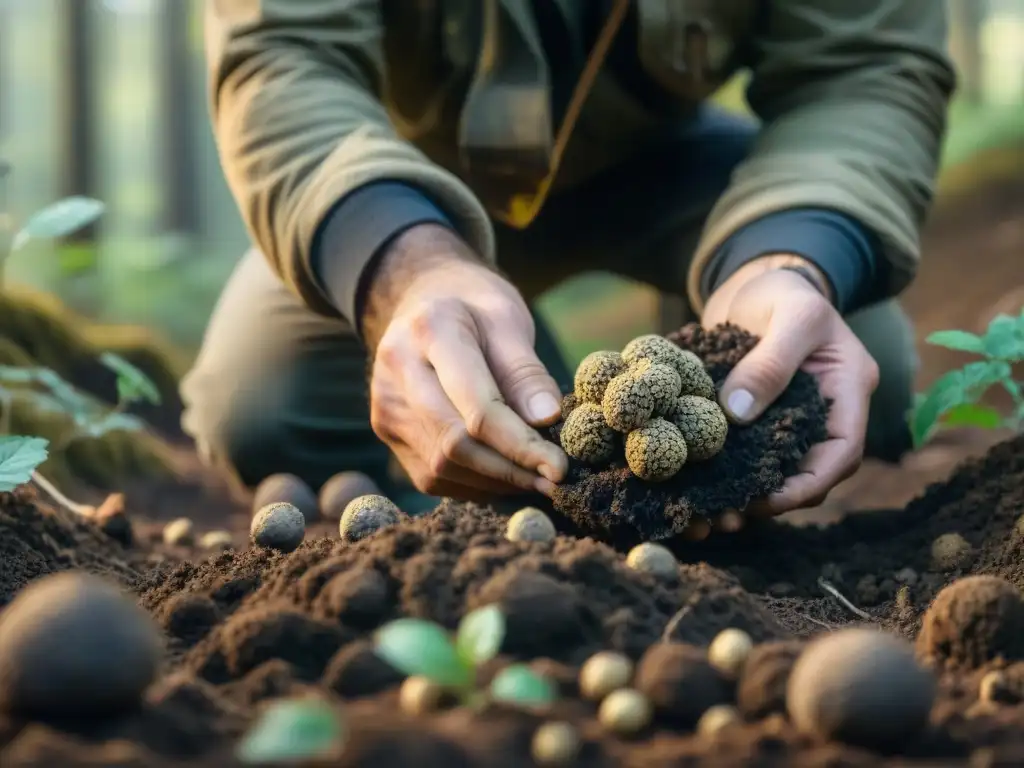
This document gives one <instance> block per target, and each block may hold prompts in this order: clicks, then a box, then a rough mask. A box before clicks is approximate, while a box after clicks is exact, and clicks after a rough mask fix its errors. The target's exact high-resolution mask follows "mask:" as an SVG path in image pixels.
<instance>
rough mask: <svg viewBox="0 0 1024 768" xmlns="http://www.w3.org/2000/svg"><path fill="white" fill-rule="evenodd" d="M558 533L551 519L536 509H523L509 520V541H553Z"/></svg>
mask: <svg viewBox="0 0 1024 768" xmlns="http://www.w3.org/2000/svg"><path fill="white" fill-rule="evenodd" d="M556 534H557V531H555V524H554V523H552V522H551V518H550V517H548V516H547V515H545V514H544V513H543V512H542V511H541V510H539V509H537V508H536V507H523V508H522V509H520V510H519V511H518V512H516V513H515V514H514V515H512V517H510V518H509V519H508V526H507V527H506V529H505V538H506V539H508V540H509V541H553V540H554V538H555V536H556Z"/></svg>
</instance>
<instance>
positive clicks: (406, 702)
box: [398, 675, 445, 716]
mask: <svg viewBox="0 0 1024 768" xmlns="http://www.w3.org/2000/svg"><path fill="white" fill-rule="evenodd" d="M444 693H445V692H444V689H443V688H442V687H441V686H439V685H438V684H437V683H435V682H434V681H433V680H431V679H429V678H426V677H421V676H420V675H413V676H412V677H407V678H405V681H404V682H403V683H402V687H401V688H400V689H399V691H398V703H399V706H401V707H402V711H403V712H405V713H406V714H408V715H414V716H423V715H429V714H430V713H431V712H434V711H436V710H437V709H438V708H439V707H440V706H441V701H442V699H443V698H444Z"/></svg>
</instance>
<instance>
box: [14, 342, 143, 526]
mask: <svg viewBox="0 0 1024 768" xmlns="http://www.w3.org/2000/svg"><path fill="white" fill-rule="evenodd" d="M99 360H100V363H102V364H103V365H104V366H105V367H107V368H108V369H110V370H111V371H112V372H113V373H114V374H115V376H116V377H117V379H116V381H117V404H116V405H115V406H114V407H113V408H112V409H111V408H107V407H105V406H104V405H103V404H101V403H100V402H99V401H98V400H96V399H95V398H93V397H91V396H90V395H87V394H85V393H84V392H81V391H80V390H78V389H77V388H75V387H74V386H73V385H72V384H69V383H68V382H67V381H65V380H64V379H63V378H61V376H60V375H59V374H58V373H56V372H55V371H52V370H50V369H49V368H17V367H14V366H8V365H0V407H2V409H3V411H2V413H0V491H3V492H8V491H12V490H14V489H15V488H16V487H18V486H19V485H22V484H24V483H27V482H30V481H32V482H35V484H36V485H37V486H39V487H40V488H42V489H43V490H44V491H45V492H46V493H47V494H48V495H49V496H51V497H52V498H53V499H54V500H55V501H57V502H58V503H60V504H62V505H63V506H65V507H67V508H68V509H69V510H71V511H72V512H76V513H78V514H87V513H88V510H89V509H90V508H89V507H88V506H86V505H84V504H78V503H77V502H74V501H72V500H71V499H69V498H68V497H67V496H65V495H64V494H63V493H61V492H60V490H59V489H58V488H57V487H56V486H54V485H53V484H52V483H51V482H50V481H49V480H47V479H46V478H45V477H44V476H43V475H42V474H41V473H40V472H39V471H38V468H39V466H40V465H41V464H42V463H43V462H45V461H46V459H47V458H48V457H49V453H50V451H51V450H55V451H56V450H65V449H66V448H67V447H68V446H69V445H70V444H71V443H72V442H73V441H75V440H78V439H81V438H92V439H96V438H99V437H102V436H103V435H105V434H107V433H109V432H114V431H118V430H123V431H127V432H138V431H141V430H143V429H144V428H145V423H144V422H143V421H142V420H141V419H139V418H137V417H135V416H133V415H131V414H128V413H125V412H124V411H125V410H126V409H127V408H128V407H129V406H131V405H133V404H135V403H138V402H148V403H151V404H153V405H159V404H160V401H161V398H160V391H159V390H158V389H157V387H156V385H155V384H154V383H153V382H152V381H151V380H150V379H149V377H147V376H146V374H144V373H143V372H142V371H140V370H139V369H138V368H136V367H135V366H134V365H132V364H131V363H129V362H128V361H127V360H125V359H124V358H122V357H120V356H118V355H115V354H113V353H111V352H105V353H103V354H102V355H100V358H99ZM19 397H21V398H24V399H26V400H28V401H29V402H31V403H32V404H33V405H34V406H35V407H36V408H37V409H39V410H41V411H46V412H50V413H61V414H64V415H66V416H68V417H69V418H70V419H71V422H72V428H71V429H70V430H69V431H68V432H67V434H66V435H64V436H63V437H62V438H60V439H59V440H58V441H57V442H56V443H55V444H54V445H52V446H51V445H50V444H49V442H48V441H47V440H45V439H43V438H41V437H27V436H22V435H11V434H10V423H11V410H12V407H13V405H14V402H15V400H16V399H18V398H19Z"/></svg>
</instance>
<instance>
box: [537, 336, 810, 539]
mask: <svg viewBox="0 0 1024 768" xmlns="http://www.w3.org/2000/svg"><path fill="white" fill-rule="evenodd" d="M666 339H667V340H669V341H671V342H673V343H675V344H676V345H678V347H679V348H681V349H682V350H688V351H691V352H693V353H694V354H695V355H696V357H697V358H698V359H699V360H703V361H704V365H706V366H707V373H708V374H710V377H711V379H712V380H713V382H714V383H715V384H718V383H720V382H722V381H724V380H725V377H726V376H727V375H728V373H729V371H731V370H732V368H733V367H734V366H735V365H736V363H738V362H739V360H740V359H742V358H743V357H744V356H745V355H746V354H747V353H748V352H749V351H750V350H751V349H753V347H754V344H755V343H756V342H757V339H756V337H754V336H753V335H751V334H749V333H747V332H745V331H743V330H741V329H739V328H737V327H735V326H731V325H724V326H720V327H718V328H715V329H713V330H705V329H703V328H701V327H700V325H699V324H697V323H691V324H689V325H687V326H684V327H683V328H682V329H680V330H679V331H677V332H675V333H672V334H669V335H668V336H667V337H666ZM613 385H614V382H613ZM609 388H610V387H609ZM684 389H685V381H684ZM573 406H574V400H573V399H572V398H567V399H566V402H565V403H564V409H565V410H566V411H569V412H571V410H572V408H573ZM827 415H828V406H827V404H826V403H825V401H824V399H823V398H822V397H821V394H820V392H819V390H818V386H817V382H816V381H815V380H814V377H813V376H811V375H810V374H808V373H806V372H804V371H798V372H797V373H796V375H795V376H794V377H793V380H792V382H791V383H790V385H789V387H787V389H786V390H785V391H784V392H783V393H782V395H781V396H780V397H779V398H778V399H777V400H776V401H775V402H774V403H773V404H772V405H771V406H769V408H768V409H767V410H766V411H765V413H764V415H763V417H762V418H760V419H758V420H757V421H756V422H754V423H753V424H751V425H749V426H745V427H742V428H733V429H729V431H728V436H727V438H726V441H725V446H724V447H723V448H722V451H721V452H720V453H718V454H717V455H716V456H713V457H712V458H711V459H709V460H707V461H704V462H688V463H687V464H685V465H684V466H683V468H682V469H681V470H679V472H678V473H676V474H675V475H674V476H673V477H671V478H670V479H668V480H666V481H665V482H662V483H649V482H645V481H643V480H641V479H639V478H637V477H635V476H634V475H633V473H632V472H630V470H629V467H628V466H627V465H626V461H625V457H624V456H623V457H622V458H621V459H620V458H618V457H615V458H613V459H612V460H611V461H610V462H609V463H608V464H607V465H605V466H588V465H586V464H584V463H583V462H580V461H578V460H575V459H570V462H569V472H568V475H567V477H566V480H565V481H564V482H563V483H561V484H560V485H559V486H558V488H557V489H556V491H555V494H554V497H553V503H554V506H555V509H556V510H557V511H558V512H560V513H562V514H563V515H565V516H566V517H567V518H569V519H570V520H571V521H572V522H573V524H575V525H576V526H577V528H578V529H580V531H581V532H583V533H584V534H585V535H588V536H594V537H596V538H599V539H602V540H605V541H614V542H615V543H616V546H622V547H627V546H631V545H633V544H636V543H638V542H640V541H657V540H661V539H666V538H672V537H675V536H678V535H680V534H681V533H682V532H683V531H684V530H685V529H686V527H687V525H689V522H690V519H691V517H692V516H693V515H699V516H701V517H704V518H707V519H709V520H714V519H715V518H717V517H718V516H719V515H721V514H722V513H723V512H725V511H727V510H729V509H743V508H745V507H746V506H747V505H748V504H749V503H750V501H751V500H753V499H756V498H761V497H765V496H768V495H770V494H771V493H773V492H775V491H777V490H779V489H780V488H781V487H782V485H783V482H784V481H785V479H786V478H787V477H789V476H791V475H794V474H796V473H797V471H798V465H799V463H800V460H801V459H802V458H803V457H804V455H805V454H806V453H807V451H808V450H810V448H811V447H812V446H813V445H814V444H816V443H819V442H822V441H823V440H825V439H826V437H827V432H826V428H825V424H826V418H827ZM560 429H561V425H555V427H553V428H552V429H551V433H550V436H551V439H552V440H554V441H557V440H558V434H559V432H560Z"/></svg>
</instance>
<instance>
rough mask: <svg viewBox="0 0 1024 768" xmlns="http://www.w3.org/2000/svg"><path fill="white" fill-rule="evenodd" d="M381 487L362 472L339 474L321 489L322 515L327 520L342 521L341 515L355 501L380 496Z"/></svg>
mask: <svg viewBox="0 0 1024 768" xmlns="http://www.w3.org/2000/svg"><path fill="white" fill-rule="evenodd" d="M379 495H381V490H380V487H379V486H378V485H377V483H375V482H374V481H373V479H372V478H371V477H370V476H369V475H366V474H364V473H362V472H339V473H338V474H336V475H334V476H333V477H331V478H330V479H329V480H328V481H327V482H326V483H324V484H323V487H321V488H320V514H321V515H322V516H323V517H324V519H325V520H332V521H333V520H341V515H342V513H343V512H344V511H345V507H347V506H348V505H349V504H350V503H351V502H352V501H353V499H358V498H359V497H360V496H379Z"/></svg>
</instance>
